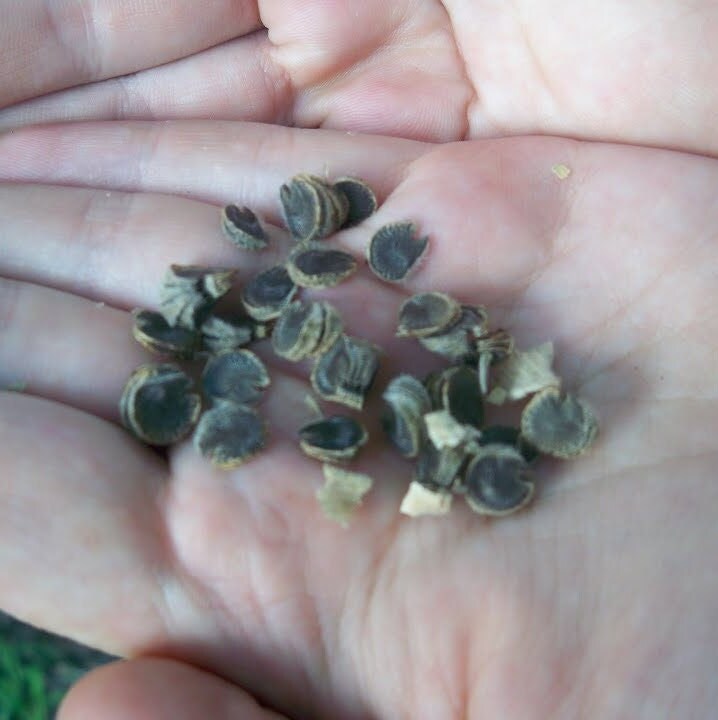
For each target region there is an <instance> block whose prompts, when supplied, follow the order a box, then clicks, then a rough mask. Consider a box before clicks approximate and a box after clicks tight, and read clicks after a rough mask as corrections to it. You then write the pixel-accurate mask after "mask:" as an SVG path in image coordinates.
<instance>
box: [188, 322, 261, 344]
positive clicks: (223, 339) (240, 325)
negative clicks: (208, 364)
mask: <svg viewBox="0 0 718 720" xmlns="http://www.w3.org/2000/svg"><path fill="white" fill-rule="evenodd" d="M261 327H262V326H259V325H258V323H256V322H255V321H254V320H251V319H250V318H248V317H245V316H242V315H210V316H209V317H208V318H207V319H206V320H205V321H204V322H203V323H202V327H201V328H200V332H201V334H202V350H204V351H205V352H209V353H218V352H221V351H222V350H236V349H237V348H240V347H242V346H243V345H248V344H249V343H250V342H252V340H256V339H257V338H258V334H257V333H258V332H259V333H260V334H261V333H262V332H263V330H262V329H259V330H258V328H261Z"/></svg>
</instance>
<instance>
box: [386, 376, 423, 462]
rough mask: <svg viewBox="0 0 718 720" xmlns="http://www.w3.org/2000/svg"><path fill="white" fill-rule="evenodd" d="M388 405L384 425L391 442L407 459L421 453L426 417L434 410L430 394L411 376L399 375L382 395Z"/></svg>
mask: <svg viewBox="0 0 718 720" xmlns="http://www.w3.org/2000/svg"><path fill="white" fill-rule="evenodd" d="M382 398H383V399H384V402H385V403H386V407H385V412H384V415H383V416H382V426H383V428H384V431H385V432H386V434H387V436H388V437H389V440H390V441H391V443H392V444H393V445H394V446H395V447H396V448H397V449H398V450H399V452H400V453H401V454H402V455H403V456H404V457H408V458H413V457H416V456H417V454H418V453H419V449H420V447H421V442H422V434H423V423H422V418H423V416H424V415H425V414H426V413H428V412H429V411H430V410H431V400H430V399H429V394H428V392H427V391H426V388H425V387H424V386H423V385H422V383H421V382H420V381H419V380H418V379H417V378H415V377H413V376H412V375H398V376H397V377H395V378H394V379H393V380H392V381H391V382H390V383H389V384H388V385H387V386H386V390H384V393H383V395H382Z"/></svg>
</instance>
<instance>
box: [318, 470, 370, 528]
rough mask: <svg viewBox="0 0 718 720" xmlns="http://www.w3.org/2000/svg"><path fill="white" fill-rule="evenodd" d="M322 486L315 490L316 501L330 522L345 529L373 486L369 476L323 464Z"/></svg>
mask: <svg viewBox="0 0 718 720" xmlns="http://www.w3.org/2000/svg"><path fill="white" fill-rule="evenodd" d="M322 470H323V472H324V485H323V486H322V487H321V488H320V489H319V490H317V500H318V501H319V505H320V507H321V509H322V512H323V513H324V516H325V517H327V518H329V519H330V520H334V521H336V522H338V523H339V524H340V525H342V526H344V527H347V526H348V525H349V522H350V520H351V519H352V517H353V515H354V513H355V511H356V509H357V508H358V507H359V506H360V505H361V502H362V500H363V498H364V496H365V495H366V494H367V493H368V492H369V490H371V486H372V484H373V481H372V479H371V478H370V477H369V475H365V474H364V473H358V472H352V471H350V470H345V469H344V468H339V467H336V466H335V465H329V464H328V463H324V465H322Z"/></svg>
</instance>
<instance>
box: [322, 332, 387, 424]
mask: <svg viewBox="0 0 718 720" xmlns="http://www.w3.org/2000/svg"><path fill="white" fill-rule="evenodd" d="M378 368H379V349H378V348H377V347H376V346H374V345H372V344H371V343H368V342H366V341H365V340H360V339H359V338H353V337H349V336H348V335H341V336H339V338H338V339H337V340H336V342H335V343H334V344H333V345H332V346H331V347H330V348H329V349H328V350H327V351H326V352H325V353H324V354H323V355H322V356H321V357H320V358H319V359H318V360H317V362H316V364H315V365H314V368H313V370H312V374H311V382H312V387H313V388H314V390H315V392H316V393H317V394H318V395H319V396H320V397H321V398H323V399H324V400H331V401H333V402H338V403H342V404H344V405H347V406H348V407H351V408H354V409H355V410H361V409H362V407H363V406H364V398H365V396H366V394H367V392H368V391H369V388H370V387H371V384H372V382H373V381H374V377H375V375H376V372H377V370H378Z"/></svg>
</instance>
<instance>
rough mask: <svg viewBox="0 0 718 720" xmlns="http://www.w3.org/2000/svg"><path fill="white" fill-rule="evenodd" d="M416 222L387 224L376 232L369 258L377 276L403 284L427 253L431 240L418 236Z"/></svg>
mask: <svg viewBox="0 0 718 720" xmlns="http://www.w3.org/2000/svg"><path fill="white" fill-rule="evenodd" d="M415 233H416V227H415V226H414V223H410V222H397V223H390V224H388V225H384V227H382V228H379V230H377V231H376V233H374V235H373V237H372V239H371V241H370V242H369V248H368V251H367V258H368V260H369V267H370V268H371V269H372V271H373V272H374V274H375V275H378V276H379V277H380V278H382V280H387V281H388V282H401V281H402V280H404V279H405V278H406V276H407V275H408V274H409V272H410V271H411V270H412V269H413V268H414V266H415V265H416V263H417V261H418V260H419V258H420V257H421V256H422V255H423V254H424V252H425V251H426V247H427V245H428V243H429V238H428V237H426V236H424V237H421V238H417V237H415Z"/></svg>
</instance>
